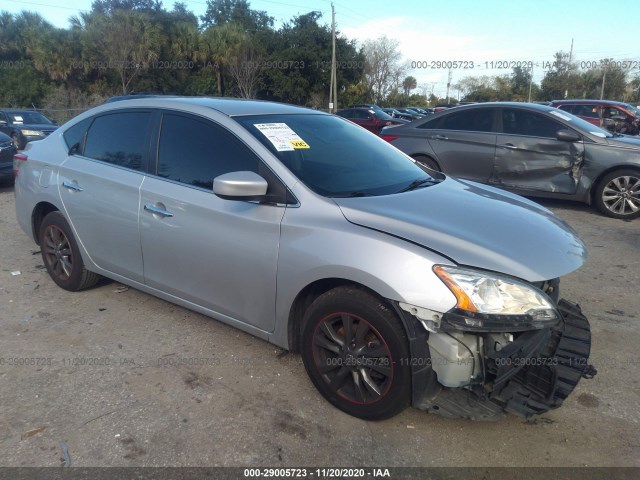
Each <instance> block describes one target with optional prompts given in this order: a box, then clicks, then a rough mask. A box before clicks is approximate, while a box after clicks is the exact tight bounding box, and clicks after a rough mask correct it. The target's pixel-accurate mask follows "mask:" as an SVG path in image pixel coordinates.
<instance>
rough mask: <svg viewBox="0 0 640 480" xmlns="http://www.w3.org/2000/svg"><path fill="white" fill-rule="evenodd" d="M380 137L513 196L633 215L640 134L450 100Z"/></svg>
mask: <svg viewBox="0 0 640 480" xmlns="http://www.w3.org/2000/svg"><path fill="white" fill-rule="evenodd" d="M381 135H382V137H383V138H384V139H386V140H387V141H389V142H390V143H391V144H392V145H394V146H396V147H397V148H399V149H400V150H402V151H403V152H405V153H407V154H408V155H410V156H411V157H413V158H414V159H415V160H416V161H418V162H419V163H421V164H423V165H425V166H426V167H428V168H430V169H433V170H436V171H441V172H443V173H445V174H448V175H453V176H456V177H459V178H465V179H468V180H474V181H477V182H481V183H485V184H489V185H493V186H496V187H499V188H502V189H506V190H509V191H512V192H515V193H518V194H521V195H526V196H531V197H546V198H556V199H563V200H574V201H580V202H584V203H587V204H589V205H595V206H596V207H597V208H598V209H599V210H600V211H601V212H603V213H604V214H605V215H608V216H610V217H614V218H622V219H630V218H635V217H638V216H640V138H639V137H637V136H636V137H634V136H628V135H622V134H619V133H610V132H608V131H606V130H603V129H601V128H600V127H597V126H595V125H592V124H591V123H589V122H587V121H585V120H582V119H581V118H578V117H576V116H574V115H572V114H571V113H568V112H565V111H562V110H559V109H557V108H552V107H548V106H544V105H536V104H530V103H512V102H494V103H482V104H474V105H469V106H463V107H457V108H455V109H451V110H447V111H445V112H442V113H439V114H437V115H433V116H430V117H429V118H428V119H426V120H424V121H415V122H413V123H411V124H409V125H402V126H399V127H393V128H389V127H387V128H385V129H384V130H383V132H382V133H381Z"/></svg>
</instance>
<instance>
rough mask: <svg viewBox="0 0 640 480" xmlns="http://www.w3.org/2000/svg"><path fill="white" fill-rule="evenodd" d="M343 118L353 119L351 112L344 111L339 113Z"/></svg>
mask: <svg viewBox="0 0 640 480" xmlns="http://www.w3.org/2000/svg"><path fill="white" fill-rule="evenodd" d="M341 116H342V117H343V118H353V110H345V111H344V112H342V113H341Z"/></svg>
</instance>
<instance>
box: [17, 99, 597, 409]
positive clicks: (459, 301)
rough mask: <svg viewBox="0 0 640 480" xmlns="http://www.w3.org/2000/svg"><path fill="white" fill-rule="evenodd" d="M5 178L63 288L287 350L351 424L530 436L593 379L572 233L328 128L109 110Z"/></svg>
mask: <svg viewBox="0 0 640 480" xmlns="http://www.w3.org/2000/svg"><path fill="white" fill-rule="evenodd" d="M365 110H366V109H365ZM15 163H16V171H17V175H16V186H15V206H16V216H17V219H18V222H19V224H20V226H21V228H22V229H23V230H24V231H25V232H27V234H28V235H30V236H31V238H33V239H34V241H35V242H37V243H38V244H39V245H40V249H41V254H42V258H43V262H44V265H45V267H46V269H47V271H48V273H49V275H50V276H51V278H52V280H53V281H54V282H55V283H56V284H57V285H59V286H60V287H61V288H64V289H66V290H69V291H78V290H82V289H85V288H88V287H90V286H92V285H94V284H95V283H96V282H97V280H98V278H99V275H104V276H106V277H109V278H112V279H114V280H117V281H119V282H122V283H125V284H127V285H130V286H131V287H134V288H137V289H139V290H142V291H144V292H147V293H149V294H152V295H156V296H158V297H160V298H163V299H165V300H167V301H170V302H173V303H177V304H179V305H182V306H184V307H186V308H190V309H193V310H195V311H198V312H200V313H202V314H205V315H209V316H211V317H214V318H216V319H218V320H220V321H222V322H224V323H227V324H229V325H232V326H235V327H237V328H240V329H241V330H243V331H245V332H248V333H250V334H253V335H256V336H258V337H259V338H262V339H264V340H268V341H270V342H272V343H274V344H275V345H278V346H280V347H282V348H285V349H288V350H293V351H299V352H301V354H302V360H303V362H304V366H305V369H306V370H307V373H308V374H309V376H310V378H311V381H312V382H313V384H314V385H315V386H316V388H317V389H318V391H319V392H320V393H321V394H322V395H323V396H324V397H325V398H326V399H327V400H328V401H329V402H331V404H333V405H334V406H336V407H337V408H339V409H341V410H343V411H345V412H347V413H349V414H351V415H354V416H357V417H360V418H365V419H383V418H388V417H391V416H392V415H394V414H396V413H398V412H400V411H402V410H403V409H405V408H406V407H408V406H409V405H411V404H412V405H414V406H416V407H417V408H420V409H422V410H426V411H429V412H433V413H438V414H443V415H445V416H449V417H465V418H478V419H488V418H499V417H501V416H503V415H504V414H505V412H508V413H513V414H515V415H519V416H521V417H531V416H533V415H538V414H541V413H545V412H547V411H548V410H550V409H554V408H557V407H559V406H560V405H561V404H562V403H563V401H564V399H565V398H566V397H567V396H568V395H570V394H571V392H572V391H573V390H574V388H575V387H576V386H577V384H578V382H579V381H580V379H581V378H582V377H583V376H585V377H591V376H593V374H594V370H593V369H592V368H591V367H590V366H589V355H590V347H591V332H590V327H589V322H588V320H587V319H586V318H585V316H584V315H583V314H582V313H581V310H580V308H579V307H578V306H577V305H575V304H572V303H570V302H568V301H565V300H561V299H560V298H559V287H558V285H559V277H561V276H563V275H566V274H568V273H570V272H572V271H574V270H576V269H577V268H579V267H580V266H581V265H582V264H583V263H584V261H585V259H586V251H585V247H584V244H583V243H582V241H581V240H580V238H579V237H578V236H577V234H576V233H575V232H574V231H573V230H572V229H571V228H570V227H569V226H568V225H567V224H566V223H564V222H563V221H562V220H561V219H560V218H558V217H557V216H555V215H554V214H553V213H552V212H550V211H548V210H547V209H545V208H543V207H541V206H539V205H536V204H535V203H534V202H531V201H529V200H526V199H524V198H521V197H518V196H516V195H512V194H510V193H507V192H503V191H501V190H498V189H494V188H491V187H486V186H483V185H480V184H477V183H474V182H469V181H463V180H458V179H455V178H450V177H444V176H443V175H436V176H432V175H430V174H428V173H426V172H425V171H424V170H423V169H422V168H421V167H420V166H419V165H417V164H416V163H415V162H413V161H411V159H409V158H408V157H407V156H406V155H405V154H403V153H401V152H400V151H398V150H397V149H395V148H393V147H392V146H390V145H389V144H388V143H386V142H384V141H383V140H381V139H380V138H378V137H376V136H375V135H371V134H369V133H368V132H365V131H364V130H363V129H362V128H359V127H358V126H356V125H354V124H353V123H351V122H348V121H346V120H344V119H342V118H340V117H337V116H335V115H328V114H325V113H322V112H318V111H314V110H308V109H304V108H300V107H294V106H290V105H282V104H275V103H271V102H256V101H240V100H232V99H212V98H192V97H191V98H172V99H161V98H153V99H137V100H122V101H118V102H113V103H108V104H105V105H102V106H100V107H97V108H94V109H92V110H89V111H87V112H85V113H83V114H82V115H80V116H78V117H77V118H75V119H73V120H71V121H70V122H68V123H67V124H65V125H64V126H63V127H61V128H60V130H59V131H57V132H54V133H53V134H52V135H50V136H49V137H48V138H47V139H45V140H43V141H41V142H33V143H30V144H29V145H28V146H27V149H26V150H25V151H24V152H22V153H18V154H16V162H15ZM24 248H25V249H27V248H29V247H28V246H25V247H24ZM39 293H40V292H33V293H32V294H33V295H37V294H39ZM98 295H99V294H98ZM65 298H67V297H65ZM85 300H86V301H90V297H86V299H85ZM74 301H80V300H74ZM125 333H126V332H113V335H114V341H115V339H117V338H120V337H119V336H120V335H122V334H125ZM166 334H167V335H171V334H172V333H171V332H166ZM268 381H269V380H268V379H264V378H262V379H259V378H256V382H257V384H256V389H258V390H259V389H260V388H265V385H262V386H261V385H259V384H260V383H261V382H262V383H264V382H268Z"/></svg>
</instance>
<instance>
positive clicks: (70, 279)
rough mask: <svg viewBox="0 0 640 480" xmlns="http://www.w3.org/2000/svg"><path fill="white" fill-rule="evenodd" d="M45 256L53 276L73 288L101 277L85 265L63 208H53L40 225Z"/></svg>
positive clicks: (91, 284)
mask: <svg viewBox="0 0 640 480" xmlns="http://www.w3.org/2000/svg"><path fill="white" fill-rule="evenodd" d="M38 238H39V239H40V250H41V252H42V260H43V262H44V265H45V267H46V268H47V272H49V276H51V279H52V280H53V281H54V282H55V283H56V284H57V285H58V286H59V287H62V288H64V289H65V290H69V291H70V292H77V291H79V290H84V289H85V288H89V287H92V286H93V285H95V284H96V283H97V281H98V280H99V279H100V276H99V275H98V274H97V273H94V272H90V271H89V270H87V269H86V268H85V266H84V262H83V261H82V256H81V255H80V250H79V248H78V244H77V242H76V240H75V238H74V236H73V233H72V231H71V227H69V224H68V223H67V220H66V219H65V218H64V216H63V215H62V214H61V213H60V212H57V211H56V212H51V213H49V214H48V215H47V216H46V217H44V220H42V224H41V225H40V232H39V236H38Z"/></svg>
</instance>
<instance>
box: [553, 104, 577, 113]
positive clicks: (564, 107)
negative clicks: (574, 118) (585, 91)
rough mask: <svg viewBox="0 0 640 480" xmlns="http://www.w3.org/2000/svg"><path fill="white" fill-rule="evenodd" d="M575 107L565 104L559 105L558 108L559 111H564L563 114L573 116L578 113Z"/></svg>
mask: <svg viewBox="0 0 640 480" xmlns="http://www.w3.org/2000/svg"><path fill="white" fill-rule="evenodd" d="M575 107H576V106H575V105H571V104H567V105H560V106H559V107H558V108H559V109H560V110H564V111H565V112H569V113H573V114H574V115H579V114H578V113H576V112H577V110H576V108H575Z"/></svg>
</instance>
